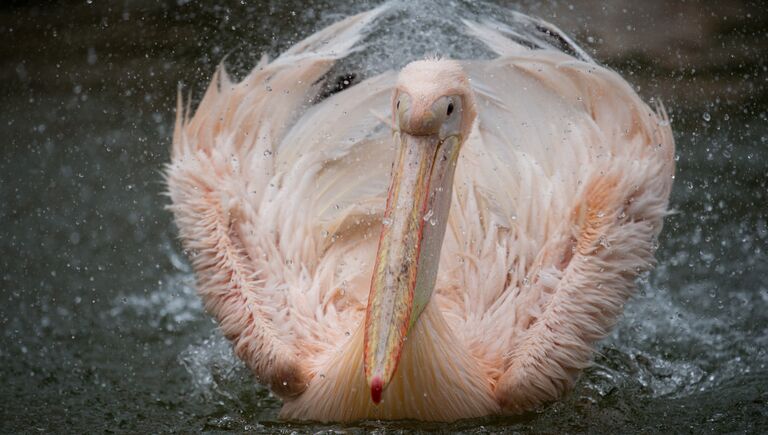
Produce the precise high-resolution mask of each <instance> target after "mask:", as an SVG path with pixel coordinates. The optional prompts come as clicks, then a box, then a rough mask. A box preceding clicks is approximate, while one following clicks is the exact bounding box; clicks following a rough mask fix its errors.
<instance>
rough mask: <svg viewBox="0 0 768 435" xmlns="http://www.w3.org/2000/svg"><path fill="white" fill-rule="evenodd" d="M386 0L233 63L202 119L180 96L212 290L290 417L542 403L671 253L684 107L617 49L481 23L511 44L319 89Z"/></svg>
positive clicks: (566, 384)
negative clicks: (248, 61) (627, 72)
mask: <svg viewBox="0 0 768 435" xmlns="http://www.w3.org/2000/svg"><path fill="white" fill-rule="evenodd" d="M380 12H381V8H379V9H376V10H373V11H371V12H368V13H365V14H360V15H357V16H354V17H350V18H348V19H346V20H344V21H342V22H339V23H337V24H335V25H333V26H331V27H329V28H327V29H324V30H322V31H321V32H318V33H317V34H315V35H313V36H311V37H310V38H308V39H307V40H305V41H302V42H300V43H298V44H297V45H296V46H294V47H293V48H291V49H290V50H288V51H287V52H286V53H284V54H283V55H282V56H280V57H279V58H277V59H275V60H274V61H273V62H271V63H268V62H267V61H266V60H263V61H262V62H261V63H260V64H259V66H258V68H256V69H255V70H254V71H253V72H252V73H251V74H250V75H249V76H248V77H246V78H245V79H244V80H243V81H242V82H241V83H239V84H233V83H231V82H230V81H229V79H228V78H227V76H226V75H225V73H224V72H223V70H220V71H219V72H218V73H217V75H216V77H215V78H214V80H213V83H212V84H211V86H210V88H209V90H208V92H207V93H206V95H205V97H204V98H203V101H202V102H201V104H200V107H199V108H198V109H197V112H196V113H195V116H194V117H192V118H191V119H189V118H188V116H187V114H188V113H189V112H188V111H187V112H185V111H183V110H181V107H180V108H179V113H180V114H179V117H178V119H177V124H176V131H175V133H174V148H173V156H172V158H173V162H172V164H171V165H170V167H169V170H168V183H169V190H170V194H171V198H172V201H173V205H172V208H173V210H174V213H175V216H176V221H177V223H178V225H179V228H180V231H181V236H182V239H183V241H184V243H185V246H186V247H187V248H188V249H189V250H190V251H191V252H192V253H193V254H192V261H193V263H194V266H195V269H196V272H197V274H198V285H199V292H200V295H201V296H202V298H203V299H204V300H205V304H206V308H207V309H208V311H209V312H210V313H212V314H213V315H214V316H215V317H216V318H217V319H218V320H219V322H220V326H221V330H222V332H223V334H224V335H225V336H226V337H227V338H229V339H230V340H232V341H233V343H234V349H235V352H236V354H237V355H238V356H239V357H240V358H241V359H242V360H243V361H244V362H245V363H246V365H248V367H249V368H250V369H251V370H252V371H253V372H254V373H255V375H256V376H257V377H258V378H259V380H260V381H261V382H263V383H265V384H267V385H269V386H270V388H271V389H272V390H273V391H274V392H275V393H276V394H278V395H279V396H280V397H282V398H283V399H284V407H283V410H282V413H281V415H282V416H283V417H285V418H290V419H307V420H320V421H350V420H357V419H366V418H374V419H419V420H437V421H452V420H456V419H460V418H468V417H479V416H484V415H490V414H498V413H504V412H511V413H514V412H521V411H525V410H530V409H534V408H535V407H537V406H539V405H540V404H542V403H545V402H547V401H551V400H555V399H557V398H558V397H560V396H561V395H562V394H563V393H565V392H566V391H568V389H569V388H570V387H571V386H572V385H573V383H574V381H575V379H576V377H577V375H578V373H579V372H580V371H581V369H583V368H584V367H586V366H587V365H588V363H589V360H590V357H591V353H592V346H593V344H594V343H595V341H597V340H598V339H600V338H601V337H603V336H604V335H605V334H606V332H607V331H608V330H609V328H610V327H611V326H612V325H613V323H614V322H615V320H616V317H617V316H618V315H619V314H620V312H621V310H622V306H623V303H624V302H625V301H626V299H627V298H628V297H629V296H630V294H631V292H632V290H633V289H634V279H635V277H636V276H637V275H638V273H640V272H641V271H643V270H647V269H648V267H649V266H650V265H651V264H652V261H653V249H652V245H653V241H654V240H655V238H656V236H657V235H658V233H659V231H660V229H661V224H662V219H663V216H664V215H665V213H666V210H667V209H666V207H667V200H668V196H669V191H670V187H671V183H672V178H673V177H672V175H673V171H674V163H673V160H674V159H673V155H674V144H673V140H672V136H671V131H670V129H669V126H668V122H667V120H666V116H665V115H664V114H663V112H660V113H656V112H654V111H652V110H651V109H649V108H648V107H647V106H646V105H645V104H644V103H643V102H642V101H641V100H640V99H639V97H638V96H637V95H636V94H635V93H634V92H633V91H632V89H631V88H630V86H629V85H628V84H627V83H626V82H625V81H624V80H622V79H621V78H620V77H619V76H618V75H617V74H615V73H613V72H611V71H609V70H606V69H604V68H602V67H600V66H597V65H595V64H594V63H591V62H587V61H584V60H577V59H575V58H572V57H570V56H568V55H566V54H563V53H561V52H558V51H555V50H529V49H526V48H523V47H521V46H519V45H518V44H516V43H514V42H512V41H510V40H508V39H506V38H505V37H504V36H502V34H501V33H499V32H497V31H495V30H493V29H492V28H491V27H490V26H485V25H481V24H477V23H467V26H468V28H469V30H470V31H471V32H472V33H473V34H474V35H475V36H476V37H478V38H479V39H480V40H482V41H483V42H485V43H486V44H487V45H488V46H489V47H490V48H491V49H493V50H494V51H495V52H496V53H497V54H498V55H499V56H498V57H497V58H496V59H493V60H489V61H472V62H461V63H459V62H454V61H448V60H427V61H421V62H417V63H414V64H411V65H409V66H408V67H406V68H405V69H404V70H403V71H402V72H400V73H399V74H397V73H395V72H391V73H384V74H381V75H379V76H375V77H373V78H370V79H368V80H366V81H364V82H362V83H359V84H357V85H354V86H352V87H350V88H348V89H345V90H343V91H342V92H339V93H336V94H333V95H331V96H330V97H328V98H326V99H323V100H321V101H319V102H318V101H317V100H318V99H319V98H318V96H319V95H320V85H319V84H318V83H320V82H321V81H322V79H323V77H324V75H325V74H326V72H327V71H328V70H329V69H330V68H331V66H332V65H333V63H334V61H335V60H337V59H339V58H342V57H344V56H346V54H348V53H349V52H350V50H352V49H353V46H354V45H355V43H356V42H357V40H358V38H359V35H360V32H361V31H362V29H363V28H364V27H365V26H366V25H367V24H368V23H369V22H370V21H371V20H373V19H374V18H375V17H376V16H377V14H379V13H380ZM387 112H392V116H391V118H389V117H387V116H386V115H385V114H386V113H387ZM438 266H439V267H438Z"/></svg>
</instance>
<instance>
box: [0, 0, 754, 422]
mask: <svg viewBox="0 0 768 435" xmlns="http://www.w3.org/2000/svg"><path fill="white" fill-rule="evenodd" d="M200 3H202V2H200ZM300 4H301V2H274V3H272V4H265V5H243V4H241V3H240V2H223V1H221V2H218V3H217V4H215V5H212V4H206V5H203V4H199V3H198V2H185V1H178V2H176V3H174V2H152V1H145V0H135V1H131V2H122V3H121V4H117V3H101V2H64V3H61V4H48V3H42V2H41V3H40V4H34V3H33V4H24V5H16V4H15V3H14V2H11V3H10V4H4V5H3V6H0V37H2V39H3V40H4V43H3V44H0V59H1V60H2V63H1V64H0V66H1V68H0V109H1V110H0V137H1V138H2V155H0V195H1V196H0V204H1V205H0V301H1V302H0V325H2V331H1V332H0V385H2V388H0V422H1V423H0V430H1V431H2V432H7V433H21V432H76V433H77V432H98V431H117V432H123V431H125V432H170V431H201V430H204V431H211V432H219V431H230V430H234V431H245V430H250V431H257V432H260V431H263V432H271V431H284V432H290V431H293V430H296V431H299V432H316V431H320V430H330V429H366V430H390V429H391V430H403V431H407V430H412V429H425V430H463V431H467V432H484V431H498V430H501V429H508V430H511V431H528V430H533V431H537V432H565V431H568V432H635V431H642V432H656V431H661V432H689V431H690V432H701V431H703V430H707V431H716V432H722V431H728V432H731V431H747V432H763V431H765V430H766V429H768V367H767V364H768V355H767V352H768V280H766V278H765V277H766V275H768V261H767V260H768V259H767V258H766V251H767V250H768V243H767V241H768V213H766V210H768V209H767V208H766V206H765V204H766V199H768V198H766V197H767V196H768V188H767V185H768V153H767V151H766V150H767V147H768V122H766V121H767V120H766V117H767V116H768V115H767V114H766V109H767V108H768V104H766V103H768V86H766V80H768V72H767V69H768V64H766V59H768V49H766V45H765V40H766V29H768V13H766V11H765V8H761V7H759V4H758V3H755V4H742V3H741V2H726V3H725V4H718V6H717V8H715V7H714V6H711V5H709V4H707V3H706V2H701V3H697V2H692V3H690V2H689V3H685V4H683V3H681V4H678V5H674V6H668V5H666V3H665V2H659V3H658V4H656V5H652V6H635V5H634V3H632V2H629V1H627V2H610V3H605V4H603V3H587V4H583V5H571V4H570V3H568V2H547V3H544V4H537V3H535V2H528V3H526V2H523V3H521V4H520V5H519V6H518V7H519V9H520V10H521V11H523V12H526V13H531V14H533V15H538V16H541V17H543V18H545V19H547V20H549V21H552V22H554V23H555V24H558V25H560V26H561V27H562V28H563V29H564V30H566V32H567V33H568V34H570V35H572V36H575V38H576V39H577V40H578V41H579V42H580V43H582V44H583V45H584V46H585V47H586V48H587V51H588V53H589V55H591V56H593V57H595V58H596V59H598V60H599V61H601V62H603V63H606V64H608V65H610V66H612V67H614V68H616V69H617V70H619V71H620V72H621V73H622V74H623V75H624V76H625V77H627V78H628V79H629V80H630V81H631V82H632V83H633V84H635V85H636V87H637V88H638V89H639V92H640V93H641V94H642V95H643V96H644V97H645V98H646V99H648V98H650V97H661V98H662V99H663V101H664V102H665V103H666V105H667V107H668V108H669V110H670V112H671V115H672V118H673V128H674V131H675V136H676V140H677V146H678V154H679V161H678V172H677V179H676V184H675V188H674V191H673V194H672V206H673V207H674V209H675V211H676V212H675V214H673V215H672V216H670V217H669V218H668V220H667V222H666V227H665V230H664V232H663V234H662V237H661V240H660V241H659V242H660V249H659V251H658V255H657V256H658V258H659V260H660V261H659V265H658V267H657V269H656V270H655V271H654V272H652V273H651V274H649V275H648V276H646V277H644V278H643V279H642V280H641V282H640V291H639V292H638V294H637V296H636V297H635V298H634V299H633V300H632V301H631V302H630V303H629V304H628V305H627V308H626V312H625V315H624V316H623V317H622V319H621V321H620V323H619V325H618V326H617V328H616V330H615V331H614V332H613V334H612V335H611V336H610V337H609V338H607V339H606V340H605V341H604V342H602V343H601V345H600V346H599V349H598V354H597V356H596V360H595V365H594V366H593V367H592V368H590V369H589V370H587V371H586V372H585V374H584V376H583V377H582V378H581V380H580V381H579V383H578V386H577V388H576V389H575V390H574V391H573V393H572V394H570V395H569V396H568V397H567V398H566V399H564V400H563V401H561V402H558V403H555V404H553V405H551V406H549V407H547V408H545V409H543V410H542V411H540V412H537V413H531V414H528V415H526V416H522V417H515V418H492V419H483V420H479V421H468V422H459V423H456V424H453V425H434V424H423V423H415V422H398V423H383V422H364V423H359V424H356V425H353V426H351V427H350V426H318V425H312V424H307V425H304V424H293V423H286V422H282V421H279V420H278V419H277V417H276V413H277V410H278V409H279V406H280V405H279V401H277V400H276V399H275V398H273V397H272V396H271V395H270V394H269V393H268V392H267V391H266V390H265V389H263V388H262V387H260V386H258V385H257V384H255V382H254V381H253V380H252V379H251V377H250V376H249V374H248V373H247V371H246V370H245V369H244V368H243V366H242V364H240V363H239V361H237V360H236V359H235V358H233V356H232V354H231V353H230V350H229V347H228V344H227V343H226V341H225V340H224V339H223V338H221V337H220V335H219V334H218V333H217V332H216V328H215V324H214V323H213V322H212V321H211V320H210V319H209V318H208V317H207V316H206V315H204V314H203V312H202V308H201V305H200V302H199V301H198V299H197V297H196V296H195V295H194V280H193V277H192V275H191V271H190V268H189V265H188V263H187V261H186V259H185V256H184V254H183V252H182V251H181V248H180V245H179V244H178V242H177V241H176V234H177V233H176V229H175V228H174V226H173V223H172V221H171V215H170V213H169V212H168V211H166V210H165V209H164V206H165V205H167V204H168V200H167V198H165V197H163V196H162V195H161V192H162V191H163V183H162V176H161V171H162V168H163V164H164V163H166V162H167V161H168V159H169V157H168V149H169V145H170V134H171V127H172V121H173V107H174V99H175V93H176V88H177V83H178V82H183V83H184V84H185V89H188V90H191V91H192V92H193V93H194V95H197V96H198V97H199V95H200V94H201V92H202V90H203V89H204V86H205V85H206V83H207V80H208V79H209V77H210V75H211V74H212V72H213V69H214V67H215V65H216V64H217V63H218V62H219V61H220V60H221V59H222V58H223V57H224V56H225V55H226V56H228V57H227V59H228V64H229V65H231V68H232V69H233V70H234V72H235V73H236V74H242V73H243V72H245V71H247V70H248V68H249V67H250V66H252V65H253V64H254V63H255V60H256V59H257V58H258V56H259V54H260V53H262V52H265V51H266V52H268V53H271V54H277V53H279V52H280V50H281V49H284V48H285V47H286V46H288V45H290V44H291V43H292V42H295V41H297V40H299V39H301V38H302V37H303V36H306V35H307V34H309V33H311V32H312V31H314V30H316V29H318V28H319V27H322V26H323V25H325V24H328V23H331V22H333V21H335V20H336V19H338V18H339V17H341V16H344V15H347V14H349V13H351V12H354V11H358V10H363V9H367V8H368V7H369V6H370V5H371V4H372V3H370V4H363V5H360V4H354V5H352V4H350V5H339V4H336V2H331V1H315V2H313V3H312V6H311V7H309V8H305V7H303V6H300ZM444 7H445V8H444V10H443V13H442V14H440V16H435V15H434V14H432V12H431V11H433V10H434V9H435V8H434V5H433V7H432V8H430V7H421V8H416V9H415V10H416V11H417V12H418V11H420V12H418V13H417V14H416V16H411V17H410V19H411V20H421V21H420V22H424V21H425V20H433V21H435V22H436V23H437V24H438V25H439V24H440V23H443V24H445V20H446V17H447V18H448V19H450V18H451V14H452V13H453V12H451V11H454V10H456V9H462V8H463V9H467V10H470V11H473V12H475V13H480V14H482V13H486V12H487V11H490V10H492V9H491V8H489V7H488V6H486V5H484V4H478V3H471V4H469V5H467V4H464V3H461V2H444ZM406 18H408V17H406ZM449 21H450V20H449ZM394 24H396V23H394ZM411 25H413V23H411ZM398 31H402V29H400V30H398V29H397V28H396V27H392V32H395V33H397V32H398ZM400 36H403V35H400ZM406 36H407V35H406ZM412 36H414V37H417V36H419V35H412ZM446 37H447V38H449V39H450V38H456V37H458V36H455V35H446ZM416 39H418V38H416ZM412 48H413V49H414V50H416V49H420V50H424V51H429V50H430V49H432V48H431V47H429V46H422V47H415V48H414V47H412ZM379 49H380V50H386V49H387V48H386V47H379ZM475 49H477V48H476V47H471V46H459V47H457V48H456V50H458V51H461V50H466V51H467V52H471V51H472V50H475ZM396 61H397V60H396V59H395V60H393V62H396ZM368 72H369V73H370V72H371V71H368ZM363 73H364V71H363Z"/></svg>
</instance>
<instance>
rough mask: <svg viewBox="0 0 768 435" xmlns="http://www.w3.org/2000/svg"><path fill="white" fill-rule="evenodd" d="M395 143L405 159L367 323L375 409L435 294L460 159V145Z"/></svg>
mask: <svg viewBox="0 0 768 435" xmlns="http://www.w3.org/2000/svg"><path fill="white" fill-rule="evenodd" d="M395 140H396V142H398V143H399V145H400V152H399V157H398V158H397V160H396V161H395V164H394V167H393V174H392V184H391V186H390V188H389V195H388V198H387V208H386V211H385V214H384V221H383V227H382V232H381V238H380V240H379V248H378V253H377V256H376V263H375V266H374V272H373V278H372V280H371V291H370V294H369V297H368V310H367V313H366V322H365V350H364V365H365V376H366V381H367V382H368V386H369V387H370V388H371V398H372V399H373V401H374V403H377V404H378V403H379V402H380V401H381V398H382V393H383V391H384V389H385V388H386V387H387V385H388V384H389V382H390V380H391V379H392V377H393V376H394V374H395V370H396V369H397V364H398V362H399V360H400V354H401V351H402V349H403V344H404V341H405V339H406V335H407V333H408V330H409V328H410V326H411V325H412V324H413V323H414V322H415V320H416V318H417V317H418V315H419V314H420V313H421V310H422V309H423V308H424V305H425V304H426V303H427V301H428V300H429V297H430V295H431V292H432V288H433V287H434V282H435V278H436V276H437V266H438V258H439V251H440V246H441V245H442V238H443V235H444V233H445V220H447V219H444V217H446V216H447V211H448V208H449V207H448V206H447V205H446V204H450V192H451V183H452V182H453V168H455V162H456V156H457V155H458V146H456V145H457V143H458V138H456V137H451V138H448V139H446V140H440V139H439V137H438V135H437V134H429V135H412V134H408V133H404V132H396V133H395ZM446 175H449V176H446ZM446 184H447V185H446ZM438 192H439V193H438ZM445 198H447V200H445ZM437 219H440V220H441V221H440V222H439V223H438V222H437Z"/></svg>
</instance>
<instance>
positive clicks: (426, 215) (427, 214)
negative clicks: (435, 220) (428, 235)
mask: <svg viewBox="0 0 768 435" xmlns="http://www.w3.org/2000/svg"><path fill="white" fill-rule="evenodd" d="M433 214H434V212H433V211H432V209H429V211H427V213H426V214H425V215H424V218H423V219H424V222H427V221H428V220H429V218H431V217H432V215H433ZM432 225H434V224H432Z"/></svg>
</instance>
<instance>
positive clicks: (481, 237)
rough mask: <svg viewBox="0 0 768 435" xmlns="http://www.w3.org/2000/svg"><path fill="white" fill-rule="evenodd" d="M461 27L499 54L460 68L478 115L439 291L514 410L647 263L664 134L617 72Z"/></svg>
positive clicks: (670, 162)
mask: <svg viewBox="0 0 768 435" xmlns="http://www.w3.org/2000/svg"><path fill="white" fill-rule="evenodd" d="M467 24H468V25H469V28H470V31H471V32H473V33H474V34H475V35H476V36H477V37H478V38H480V39H481V40H483V41H484V42H486V44H487V45H488V46H489V47H491V48H492V49H494V50H495V51H496V52H497V53H499V55H500V57H499V58H497V59H495V60H493V61H490V62H476V63H468V64H467V65H466V66H465V68H466V70H467V71H468V73H469V74H470V76H471V81H472V83H473V87H474V90H475V92H476V96H477V99H478V113H479V119H478V122H477V128H476V130H475V132H474V133H473V136H472V137H471V138H470V140H469V142H468V143H467V145H466V149H464V150H462V157H463V159H462V160H461V161H460V163H459V167H458V169H457V175H456V179H457V180H459V181H458V182H457V183H456V190H457V194H456V197H455V198H454V206H453V207H452V210H451V225H450V227H449V228H450V230H449V235H448V238H447V239H446V248H445V249H444V252H443V255H444V257H443V259H442V262H441V277H440V279H441V281H440V283H439V289H440V291H441V292H442V296H443V297H444V303H445V305H446V307H447V313H448V316H450V319H451V320H452V321H453V323H454V325H456V327H455V331H457V333H458V334H459V335H461V336H462V338H463V340H464V341H465V343H467V346H468V347H469V348H470V349H472V350H474V351H475V352H476V355H477V356H478V358H479V359H480V360H481V361H486V362H487V363H488V364H489V365H490V366H491V367H490V369H489V371H490V373H491V374H492V376H493V377H494V378H495V379H497V387H496V395H497V399H498V400H499V401H500V403H502V404H503V406H504V407H505V408H506V409H507V410H510V411H521V410H527V409H532V408H534V407H536V406H537V405H539V404H541V403H543V402H546V401H550V400H553V399H556V398H558V397H559V396H560V395H561V394H562V393H564V392H565V391H567V390H568V389H569V387H570V386H572V384H573V382H574V381H575V379H576V377H577V375H578V373H579V372H580V370H581V369H582V368H584V367H585V366H586V365H587V364H588V362H589V360H590V358H591V355H592V347H593V344H594V343H595V341H597V340H598V339H600V338H602V337H603V336H604V335H605V334H606V333H607V331H608V330H609V328H610V327H611V326H612V325H613V323H614V322H615V320H616V318H617V316H618V315H619V314H620V312H621V310H622V307H623V304H624V303H625V301H626V300H627V298H628V297H629V296H630V295H631V293H632V291H633V289H634V280H635V278H636V277H637V275H638V274H639V273H640V272H642V271H644V270H646V269H647V268H648V267H649V266H650V265H651V264H652V262H653V251H654V248H653V243H654V241H655V239H656V237H657V235H658V233H659V231H660V230H661V225H662V219H663V217H664V215H665V214H666V213H667V200H668V197H669V192H670V189H671V184H672V178H673V172H674V141H673V138H672V134H671V130H670V128H669V121H668V119H667V117H666V114H665V113H664V111H663V109H662V108H658V109H657V110H656V111H653V110H651V109H650V108H649V107H648V106H647V105H646V104H645V103H643V102H642V101H641V100H640V98H639V97H638V96H637V94H636V93H635V92H634V91H633V90H632V89H631V87H630V86H629V84H627V83H626V82H625V81H624V80H623V79H622V78H621V77H620V76H619V75H618V74H616V73H614V72H612V71H610V70H608V69H605V68H602V67H600V66H598V65H596V64H594V63H591V62H590V61H589V60H588V59H587V60H576V59H575V58H574V57H571V56H569V55H566V54H563V53H561V52H559V51H554V50H547V49H545V50H529V49H526V48H523V47H521V46H520V45H518V44H517V43H515V42H512V41H511V40H510V39H508V38H507V37H506V36H505V35H504V29H503V28H501V30H499V25H498V24H494V25H490V24H477V23H467ZM456 259H460V261H457V260H456Z"/></svg>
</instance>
